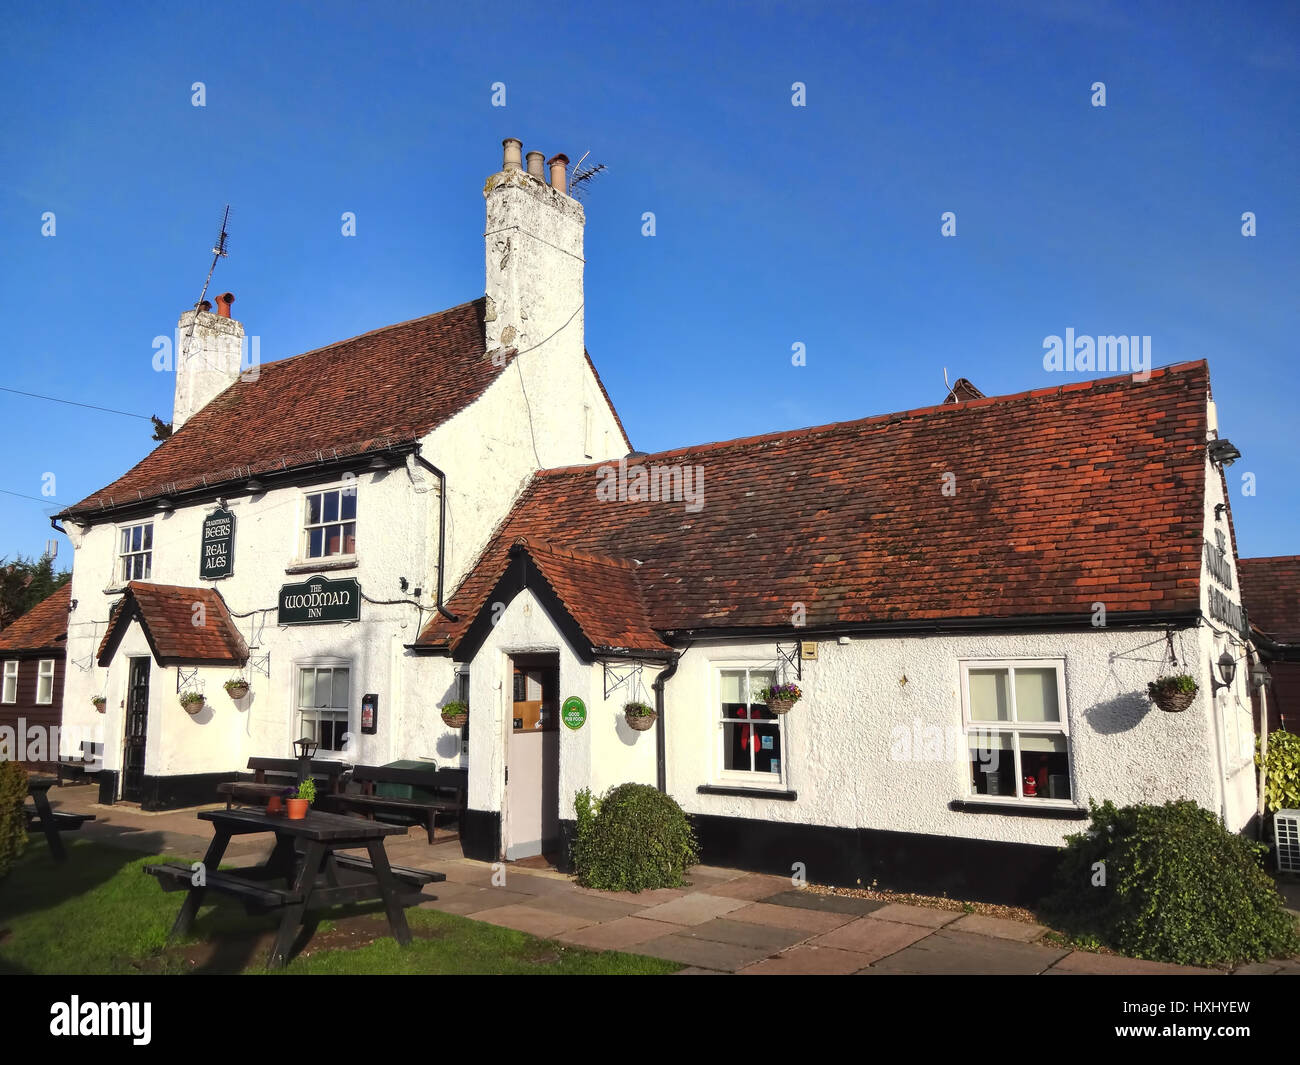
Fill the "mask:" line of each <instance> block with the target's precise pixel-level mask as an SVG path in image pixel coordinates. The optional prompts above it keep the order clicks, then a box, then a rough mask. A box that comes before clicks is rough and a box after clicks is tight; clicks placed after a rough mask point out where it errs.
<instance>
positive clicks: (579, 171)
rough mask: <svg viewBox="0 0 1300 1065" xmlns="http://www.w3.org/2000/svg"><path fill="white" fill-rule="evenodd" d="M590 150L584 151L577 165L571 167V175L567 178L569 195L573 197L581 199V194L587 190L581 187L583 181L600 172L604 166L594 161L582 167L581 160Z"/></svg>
mask: <svg viewBox="0 0 1300 1065" xmlns="http://www.w3.org/2000/svg"><path fill="white" fill-rule="evenodd" d="M590 154H591V152H584V153H583V155H582V159H579V160H578V165H577V166H575V167H574V168H573V177H572V178H571V179H570V180H569V195H570V196H572V197H573V198H574V199H577V200H580V199H582V194H583V193H584V192H586V191H587V190H586V189H584V188H582V187H581V186H582V183H583V182H584V181H590V180H591V179H592V178H594V177H595V176H596V175H597V174H599V173H602V172H603V171H604V170H605V169H606V168H605V164H604V163H594V164H593V165H591V166H588V167H584V166H583V165H582V164H583V161H584V160H585V159H586V158H587V156H589V155H590Z"/></svg>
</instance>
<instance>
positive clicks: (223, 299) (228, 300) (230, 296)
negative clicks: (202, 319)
mask: <svg viewBox="0 0 1300 1065" xmlns="http://www.w3.org/2000/svg"><path fill="white" fill-rule="evenodd" d="M234 302H235V294H234V293H233V292H223V293H222V294H221V295H220V296H218V297H217V314H218V315H220V316H221V317H222V318H229V317H230V305H231V304H232V303H234Z"/></svg>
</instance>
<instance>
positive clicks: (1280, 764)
mask: <svg viewBox="0 0 1300 1065" xmlns="http://www.w3.org/2000/svg"><path fill="white" fill-rule="evenodd" d="M1255 765H1257V766H1258V765H1259V740H1256V741H1255ZM1264 806H1265V809H1267V810H1268V812H1269V813H1273V812H1274V811H1276V810H1298V809H1300V736H1297V735H1295V733H1293V732H1281V731H1279V732H1270V733H1269V734H1268V765H1267V766H1266V767H1265V770H1264Z"/></svg>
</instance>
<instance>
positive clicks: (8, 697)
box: [0, 658, 18, 706]
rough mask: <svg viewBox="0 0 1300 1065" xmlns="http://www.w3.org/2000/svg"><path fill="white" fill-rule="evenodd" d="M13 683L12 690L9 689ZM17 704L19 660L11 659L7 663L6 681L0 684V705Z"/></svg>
mask: <svg viewBox="0 0 1300 1065" xmlns="http://www.w3.org/2000/svg"><path fill="white" fill-rule="evenodd" d="M11 666H12V667H13V668H12V669H11V668H10V667H11ZM11 681H12V682H13V688H12V690H11V689H10V687H9V684H10V682H11ZM16 702H18V659H16V658H11V659H9V660H8V661H7V662H5V671H4V680H3V682H0V703H3V704H4V705H5V706H12V705H13V704H14V703H16Z"/></svg>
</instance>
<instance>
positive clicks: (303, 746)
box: [293, 736, 320, 784]
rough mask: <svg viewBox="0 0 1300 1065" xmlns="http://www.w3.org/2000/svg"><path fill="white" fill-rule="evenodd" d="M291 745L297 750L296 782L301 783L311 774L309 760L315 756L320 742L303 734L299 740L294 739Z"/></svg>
mask: <svg viewBox="0 0 1300 1065" xmlns="http://www.w3.org/2000/svg"><path fill="white" fill-rule="evenodd" d="M293 746H294V749H295V750H297V752H298V783H299V784H301V783H302V782H303V781H304V780H306V779H307V778H308V777H309V776H311V760H312V758H313V757H315V754H316V751H317V750H318V749H319V748H320V744H319V743H317V742H316V741H315V740H313V739H311V738H309V737H307V736H304V737H303V738H302V739H300V740H294V741H293Z"/></svg>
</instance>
